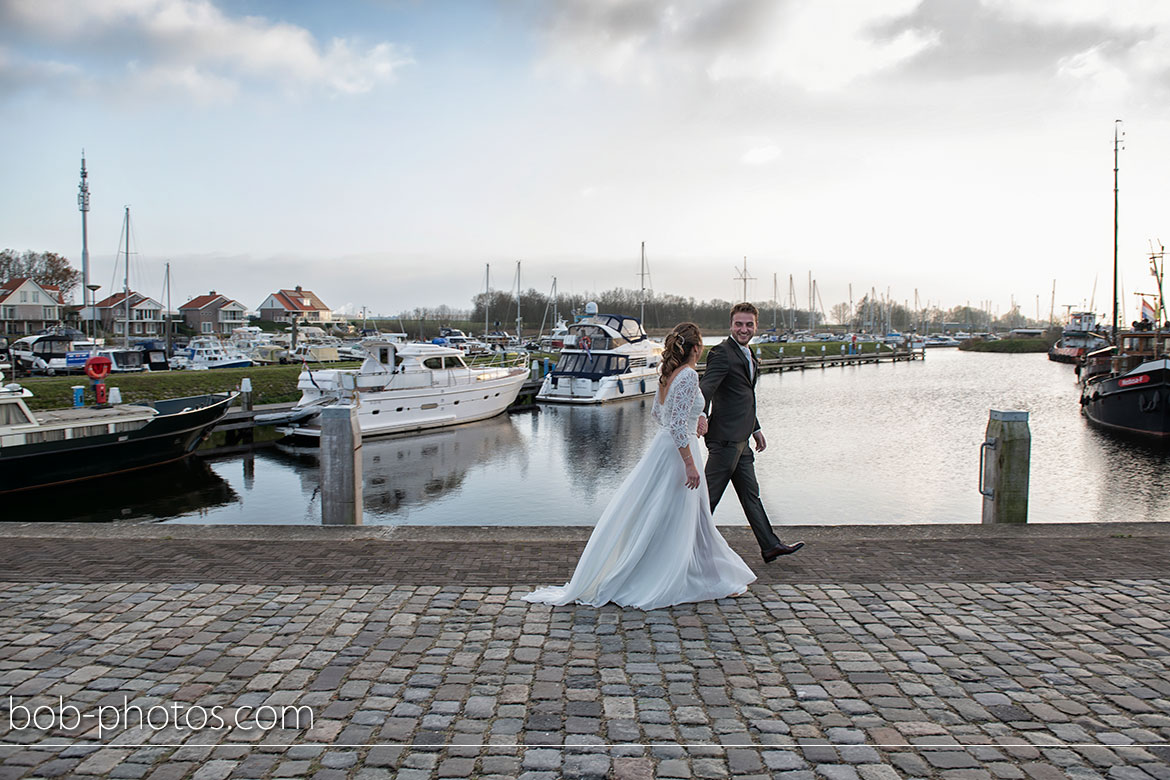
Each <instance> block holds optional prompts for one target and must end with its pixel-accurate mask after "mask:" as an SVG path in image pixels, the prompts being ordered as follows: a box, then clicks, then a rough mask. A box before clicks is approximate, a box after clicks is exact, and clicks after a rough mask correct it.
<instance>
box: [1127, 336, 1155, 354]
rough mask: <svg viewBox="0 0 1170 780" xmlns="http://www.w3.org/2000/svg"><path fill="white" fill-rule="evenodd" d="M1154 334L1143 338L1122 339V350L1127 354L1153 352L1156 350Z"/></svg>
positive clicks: (1128, 337) (1130, 337)
mask: <svg viewBox="0 0 1170 780" xmlns="http://www.w3.org/2000/svg"><path fill="white" fill-rule="evenodd" d="M1153 336H1154V334H1152V333H1150V334H1148V335H1143V336H1125V337H1124V338H1122V340H1121V341H1122V349H1124V350H1125V351H1126V352H1152V351H1153V349H1154V338H1153Z"/></svg>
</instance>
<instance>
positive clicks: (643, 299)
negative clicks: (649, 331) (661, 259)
mask: <svg viewBox="0 0 1170 780" xmlns="http://www.w3.org/2000/svg"><path fill="white" fill-rule="evenodd" d="M638 276H640V277H641V279H642V292H641V294H640V295H639V300H640V301H641V304H642V313H641V315H640V317H641V319H640V321H641V323H642V327H643V328H644V327H646V242H645V241H643V242H642V270H641V271H639V272H638Z"/></svg>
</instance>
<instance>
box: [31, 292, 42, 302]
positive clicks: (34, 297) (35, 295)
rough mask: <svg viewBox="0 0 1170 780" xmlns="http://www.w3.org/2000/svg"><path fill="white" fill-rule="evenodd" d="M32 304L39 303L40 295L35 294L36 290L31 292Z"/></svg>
mask: <svg viewBox="0 0 1170 780" xmlns="http://www.w3.org/2000/svg"><path fill="white" fill-rule="evenodd" d="M32 302H33V303H40V302H41V294H40V293H39V292H37V291H36V290H33V297H32Z"/></svg>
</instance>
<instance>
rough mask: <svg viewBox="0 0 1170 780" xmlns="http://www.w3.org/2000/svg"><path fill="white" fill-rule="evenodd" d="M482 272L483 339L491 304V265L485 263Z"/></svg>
mask: <svg viewBox="0 0 1170 780" xmlns="http://www.w3.org/2000/svg"><path fill="white" fill-rule="evenodd" d="M484 265H485V266H486V268H484V272H483V337H484V338H485V339H486V338H487V335H488V307H489V306H490V305H491V302H492V264H491V263H485V264H484Z"/></svg>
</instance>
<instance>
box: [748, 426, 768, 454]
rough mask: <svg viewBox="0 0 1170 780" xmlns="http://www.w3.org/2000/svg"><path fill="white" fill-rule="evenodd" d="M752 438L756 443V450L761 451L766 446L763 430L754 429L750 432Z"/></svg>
mask: <svg viewBox="0 0 1170 780" xmlns="http://www.w3.org/2000/svg"><path fill="white" fill-rule="evenodd" d="M752 440H753V441H755V443H756V452H763V451H764V450H765V449H767V448H768V442H766V441H764V432H763V431H756V432H755V433H753V434H752Z"/></svg>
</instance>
